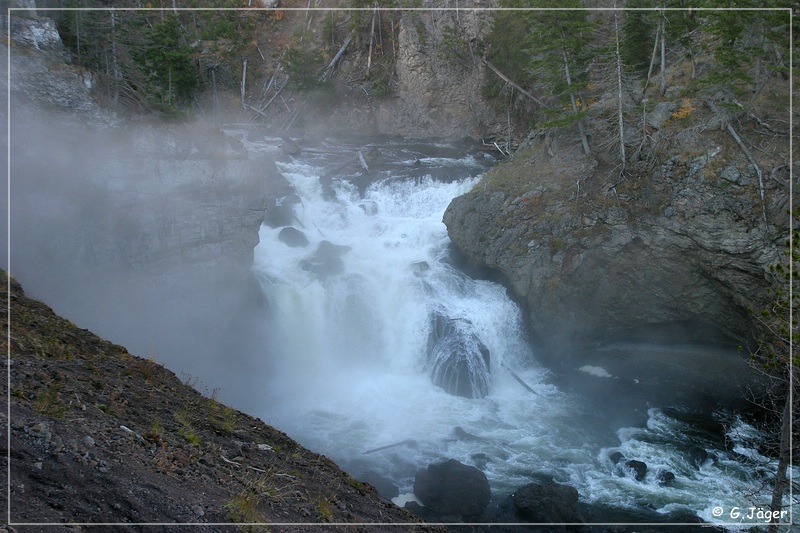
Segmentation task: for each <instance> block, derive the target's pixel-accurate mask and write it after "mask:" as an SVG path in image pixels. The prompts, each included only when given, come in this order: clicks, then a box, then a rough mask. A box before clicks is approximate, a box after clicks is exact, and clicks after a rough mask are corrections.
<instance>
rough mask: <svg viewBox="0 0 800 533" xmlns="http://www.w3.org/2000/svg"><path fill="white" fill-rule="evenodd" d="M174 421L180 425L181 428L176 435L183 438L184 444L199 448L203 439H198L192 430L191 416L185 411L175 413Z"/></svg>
mask: <svg viewBox="0 0 800 533" xmlns="http://www.w3.org/2000/svg"><path fill="white" fill-rule="evenodd" d="M175 420H176V421H177V422H178V423H179V424H180V425H181V428H180V429H179V430H178V435H180V436H181V437H183V438H184V439H185V440H186V442H188V443H189V444H193V445H195V446H200V445H201V444H202V443H203V439H201V438H200V435H199V434H198V433H197V430H195V428H194V421H193V419H192V415H191V414H190V413H189V411H188V410H187V409H184V410H183V411H180V412H178V413H175Z"/></svg>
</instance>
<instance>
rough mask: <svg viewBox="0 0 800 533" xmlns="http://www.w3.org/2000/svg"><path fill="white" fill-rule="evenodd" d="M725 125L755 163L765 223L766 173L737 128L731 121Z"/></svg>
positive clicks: (751, 161) (753, 163) (745, 153)
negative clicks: (734, 127)
mask: <svg viewBox="0 0 800 533" xmlns="http://www.w3.org/2000/svg"><path fill="white" fill-rule="evenodd" d="M725 127H726V129H727V130H728V133H730V135H731V137H733V140H734V141H736V144H738V145H739V148H741V150H742V152H743V153H744V155H745V157H746V158H747V160H748V161H750V164H751V165H753V168H754V169H755V171H756V175H757V176H758V192H759V194H760V196H761V214H762V216H763V217H764V224H766V223H767V208H766V200H765V199H764V173H763V172H762V171H761V167H760V166H758V162H757V161H756V159H755V157H753V154H751V153H750V150H748V149H747V146H745V144H744V141H742V138H741V137H739V134H738V133H736V130H735V129H733V126H732V125H731V123H730V122H727V124H726V125H725Z"/></svg>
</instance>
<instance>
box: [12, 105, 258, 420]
mask: <svg viewBox="0 0 800 533" xmlns="http://www.w3.org/2000/svg"><path fill="white" fill-rule="evenodd" d="M10 142H11V154H12V155H11V165H10V169H11V175H10V189H11V201H10V206H11V207H10V217H9V221H10V246H9V250H10V257H9V262H8V265H9V272H10V273H11V275H13V276H15V277H16V278H17V279H18V280H19V281H20V282H21V283H22V286H23V288H24V289H25V290H26V292H27V293H28V294H29V295H30V296H32V297H34V298H38V299H41V300H42V301H44V302H45V303H47V304H48V305H50V306H51V307H53V308H54V310H55V311H56V312H58V313H59V314H61V315H63V316H65V317H66V318H68V319H70V320H72V321H73V322H75V323H76V324H77V325H78V326H80V327H83V328H88V329H90V330H92V331H93V332H95V333H97V334H98V335H101V336H103V337H105V338H107V339H109V340H111V341H112V342H115V343H118V344H121V345H124V346H125V347H126V348H128V349H129V350H130V351H131V353H134V354H136V355H138V356H141V357H145V358H151V359H153V360H154V361H156V362H158V363H160V364H163V365H165V366H167V367H168V368H170V369H171V370H173V371H174V372H175V373H176V374H177V375H178V376H179V377H181V378H182V379H184V381H188V382H191V383H193V384H195V386H196V387H197V388H198V389H200V390H201V391H204V390H205V391H206V392H208V393H211V392H212V391H214V389H219V391H218V393H219V397H220V398H224V399H225V400H226V401H227V402H228V403H231V404H233V405H235V406H237V407H240V408H246V407H251V408H252V407H255V405H257V400H256V399H254V398H253V397H252V393H251V392H249V391H252V390H253V389H254V387H255V386H256V385H257V381H258V377H257V376H259V375H263V373H264V371H263V368H262V366H263V364H264V361H265V358H264V357H263V353H261V352H262V351H263V346H264V345H265V344H266V341H265V340H264V339H263V337H262V336H261V333H260V331H261V330H263V328H259V327H258V326H259V325H260V324H261V323H262V322H263V321H262V320H261V319H260V318H259V317H260V313H263V312H264V309H263V306H262V305H261V304H262V303H263V298H262V296H261V294H260V289H259V288H258V287H257V286H256V285H255V282H254V281H253V280H250V279H249V278H248V276H249V270H250V265H251V264H252V248H253V246H255V244H256V243H257V242H258V240H257V239H258V235H257V231H258V225H259V224H260V216H262V215H263V213H259V212H258V211H257V209H258V208H259V207H260V204H259V202H263V198H264V196H265V194H266V190H267V187H268V185H269V179H270V177H271V176H270V174H269V172H268V169H270V167H269V165H267V164H264V163H263V162H260V161H254V160H252V159H250V158H248V157H247V155H246V154H244V153H243V152H242V150H241V147H240V146H238V145H237V144H236V143H235V142H233V141H232V140H231V139H229V138H227V137H225V136H224V135H222V134H221V133H220V132H219V131H216V130H215V129H214V128H212V127H211V126H210V125H208V124H204V123H202V122H197V123H194V124H193V125H188V126H187V125H181V126H175V127H173V128H167V127H164V126H150V125H146V124H142V125H138V126H137V125H126V126H125V127H124V128H120V127H116V128H90V127H88V126H86V125H85V124H81V123H78V122H75V121H70V120H67V119H64V118H63V115H46V114H38V113H32V112H30V111H21V112H19V113H14V114H12V120H11V138H10ZM248 283H250V284H248ZM11 317H12V318H11V319H12V320H13V309H12V315H11ZM255 351H259V355H258V356H256V355H254V353H255Z"/></svg>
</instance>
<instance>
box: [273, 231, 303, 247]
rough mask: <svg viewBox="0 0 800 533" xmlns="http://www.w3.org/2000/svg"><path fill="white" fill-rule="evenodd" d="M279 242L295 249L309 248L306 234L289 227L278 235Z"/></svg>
mask: <svg viewBox="0 0 800 533" xmlns="http://www.w3.org/2000/svg"><path fill="white" fill-rule="evenodd" d="M278 240H279V241H281V242H282V243H284V244H285V245H287V246H291V247H293V248H305V247H306V246H308V238H307V237H306V234H305V233H303V232H302V231H300V230H299V229H297V228H295V227H292V226H287V227H285V228H283V229H282V230H281V231H280V233H278Z"/></svg>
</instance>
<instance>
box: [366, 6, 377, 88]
mask: <svg viewBox="0 0 800 533" xmlns="http://www.w3.org/2000/svg"><path fill="white" fill-rule="evenodd" d="M377 14H378V7H377V6H375V10H374V11H373V12H372V28H371V29H370V30H369V55H368V56H367V77H368V78H369V70H370V68H371V67H372V43H374V42H375V16H376V15H377Z"/></svg>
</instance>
